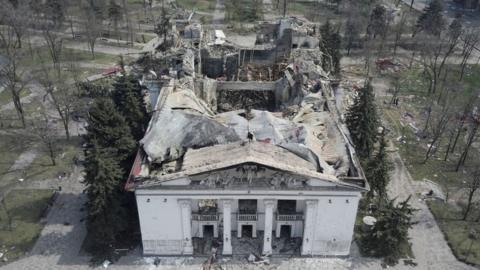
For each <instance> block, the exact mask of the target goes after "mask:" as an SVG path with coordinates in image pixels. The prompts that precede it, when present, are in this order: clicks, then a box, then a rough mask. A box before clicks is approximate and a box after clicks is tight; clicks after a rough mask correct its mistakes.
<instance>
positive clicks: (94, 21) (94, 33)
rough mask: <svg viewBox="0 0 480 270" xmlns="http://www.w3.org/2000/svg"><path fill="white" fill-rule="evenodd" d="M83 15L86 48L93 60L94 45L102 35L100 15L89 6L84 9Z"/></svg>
mask: <svg viewBox="0 0 480 270" xmlns="http://www.w3.org/2000/svg"><path fill="white" fill-rule="evenodd" d="M84 14H85V18H84V20H83V27H84V30H85V35H86V37H87V43H88V47H89V48H90V52H91V53H92V58H94V59H95V44H96V42H97V39H98V38H99V37H100V36H101V34H102V27H103V20H102V18H101V14H99V13H98V12H96V11H95V9H94V8H92V7H89V6H87V7H85V8H84Z"/></svg>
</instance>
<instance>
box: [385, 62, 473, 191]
mask: <svg viewBox="0 0 480 270" xmlns="http://www.w3.org/2000/svg"><path fill="white" fill-rule="evenodd" d="M471 70H472V72H470V73H468V74H466V76H465V91H466V92H470V91H475V90H473V89H478V88H476V87H478V86H480V76H479V75H480V68H479V67H471ZM420 73H421V70H420V69H418V68H415V67H413V68H411V69H408V70H406V71H404V72H403V74H402V80H401V84H402V90H401V95H402V96H403V97H408V96H412V97H414V98H406V99H404V100H403V101H401V102H400V106H399V107H390V106H380V109H381V111H382V114H383V117H384V118H385V120H386V121H387V124H388V125H389V128H390V129H392V130H393V134H392V135H391V136H392V138H391V139H393V140H394V142H395V144H396V146H397V147H398V149H399V151H400V154H401V156H402V157H403V159H404V161H405V164H406V165H407V167H408V169H409V171H410V173H411V174H412V177H413V178H414V180H423V179H429V180H432V181H434V182H436V183H438V184H440V185H441V186H443V187H453V188H454V187H458V186H459V185H460V184H461V181H462V180H463V179H464V178H465V177H467V176H466V175H465V174H464V173H463V170H462V169H460V171H459V172H456V171H455V167H456V164H457V161H458V158H459V156H460V152H461V150H462V149H463V147H464V145H465V139H464V136H465V132H463V133H462V134H461V136H460V139H459V140H458V143H457V146H456V148H455V152H454V153H451V154H449V156H448V159H447V161H444V157H445V151H446V148H447V145H448V139H449V136H448V135H449V134H448V133H447V132H446V133H445V134H444V136H443V137H442V138H441V140H440V142H439V143H438V144H437V148H436V150H435V152H434V154H433V155H432V157H430V159H429V160H428V161H427V162H426V163H423V161H424V159H425V154H426V152H427V149H428V144H429V143H430V142H431V141H430V139H429V138H427V139H422V138H420V137H418V136H417V135H416V134H415V132H414V129H413V128H412V126H411V125H409V124H410V123H414V124H413V125H414V126H416V128H418V129H419V130H420V131H421V130H423V129H424V125H425V119H426V113H425V110H426V109H425V108H426V107H427V103H428V101H427V98H426V89H427V88H428V85H427V82H425V80H423V79H422V78H421V75H420ZM455 76H456V75H455V73H452V80H453V79H454V77H455ZM457 80H458V79H457ZM477 91H478V90H477ZM463 95H466V96H468V94H461V96H463ZM389 100H390V97H386V98H385V99H384V100H382V99H379V103H381V102H382V101H387V102H388V101H389ZM459 101H460V100H459ZM460 102H461V101H460ZM406 113H408V114H409V116H405V114H406ZM398 136H403V141H404V142H396V140H395V139H396V138H397V137H398ZM479 159H480V152H479V151H478V149H476V148H474V147H472V148H471V149H470V151H469V153H468V159H467V162H466V164H465V167H466V168H468V167H472V166H476V165H477V164H475V162H476V161H477V160H479Z"/></svg>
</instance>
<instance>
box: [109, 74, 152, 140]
mask: <svg viewBox="0 0 480 270" xmlns="http://www.w3.org/2000/svg"><path fill="white" fill-rule="evenodd" d="M113 88H114V91H113V96H112V97H113V101H114V102H115V104H116V105H117V108H118V111H119V112H120V113H121V114H122V115H123V117H124V118H125V121H126V122H127V124H128V126H129V127H130V129H131V133H132V135H133V137H134V138H135V139H136V140H140V139H141V138H142V137H143V135H144V134H145V123H146V115H147V112H146V107H145V104H144V101H143V99H144V96H143V93H142V91H143V89H142V86H141V85H140V84H139V82H138V80H136V79H135V78H134V77H133V76H132V75H127V74H125V73H123V74H122V76H120V77H118V78H117V79H116V80H115V82H114V84H113Z"/></svg>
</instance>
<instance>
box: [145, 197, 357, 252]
mask: <svg viewBox="0 0 480 270" xmlns="http://www.w3.org/2000/svg"><path fill="white" fill-rule="evenodd" d="M161 192H162V191H160V190H137V192H136V197H137V205H138V214H139V218H140V229H141V233H142V241H143V248H144V254H145V255H181V254H182V251H183V240H184V239H183V231H182V222H181V208H180V206H179V204H178V199H179V198H180V199H191V200H192V201H191V202H192V203H191V206H192V212H194V211H196V210H195V209H196V208H197V205H198V200H199V199H217V200H218V204H217V205H218V210H219V214H220V219H222V218H223V215H222V209H223V204H222V199H231V200H232V216H231V218H232V220H231V222H232V231H236V230H237V221H236V215H235V214H236V213H237V212H238V199H257V200H258V205H257V210H258V212H259V215H258V221H257V230H258V231H263V230H264V225H265V219H264V218H265V215H264V212H265V206H264V201H263V200H265V199H273V200H275V207H274V211H276V209H277V203H276V200H288V199H290V200H291V199H297V200H298V201H297V211H298V212H303V213H305V200H318V205H317V207H316V217H315V225H314V228H315V229H314V234H313V239H314V243H313V247H312V250H311V251H310V252H309V254H313V255H348V253H349V251H350V244H351V241H352V236H353V227H354V224H355V218H356V213H357V207H358V200H359V197H360V192H352V191H328V192H325V191H324V192H322V194H318V195H316V196H312V195H310V194H307V193H309V192H308V191H302V192H301V193H302V194H299V193H298V191H291V193H295V192H296V194H297V195H295V197H292V196H291V195H290V196H287V195H286V192H283V191H269V193H271V194H268V195H265V193H264V194H263V195H259V194H248V195H241V194H237V195H233V194H229V193H230V192H233V191H226V190H225V191H215V192H221V193H222V194H212V193H213V191H209V194H203V195H202V193H203V191H198V190H197V191H191V192H192V193H193V192H195V194H191V195H187V194H185V193H188V192H189V191H187V190H183V191H181V192H182V193H184V194H185V195H178V194H161ZM172 192H173V191H172ZM252 193H253V191H252ZM147 199H150V202H147ZM329 200H331V203H329ZM347 200H348V203H347ZM304 222H305V221H304ZM276 225H277V224H276V221H275V218H274V220H273V224H272V228H273V229H274V230H275V229H276ZM293 229H294V236H295V237H302V235H303V226H302V225H298V224H296V225H295V226H294V228H293ZM199 230H200V228H199V227H198V224H197V222H192V236H193V237H198V236H199ZM233 235H235V234H234V233H233V232H232V236H233ZM219 236H220V239H221V232H220V235H219ZM233 248H235V247H233Z"/></svg>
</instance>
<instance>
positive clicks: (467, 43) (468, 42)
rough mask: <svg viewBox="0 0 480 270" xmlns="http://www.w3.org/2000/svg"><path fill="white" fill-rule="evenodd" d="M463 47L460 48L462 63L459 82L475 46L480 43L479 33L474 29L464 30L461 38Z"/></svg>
mask: <svg viewBox="0 0 480 270" xmlns="http://www.w3.org/2000/svg"><path fill="white" fill-rule="evenodd" d="M462 41H463V44H462V45H463V46H462V62H461V63H460V66H461V72H460V78H459V79H460V80H462V79H463V76H464V74H465V67H466V66H467V63H468V59H470V56H471V55H472V52H473V50H474V49H476V46H477V44H478V43H479V42H480V33H479V32H478V29H476V28H469V29H467V30H465V32H464V35H463V36H462Z"/></svg>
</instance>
